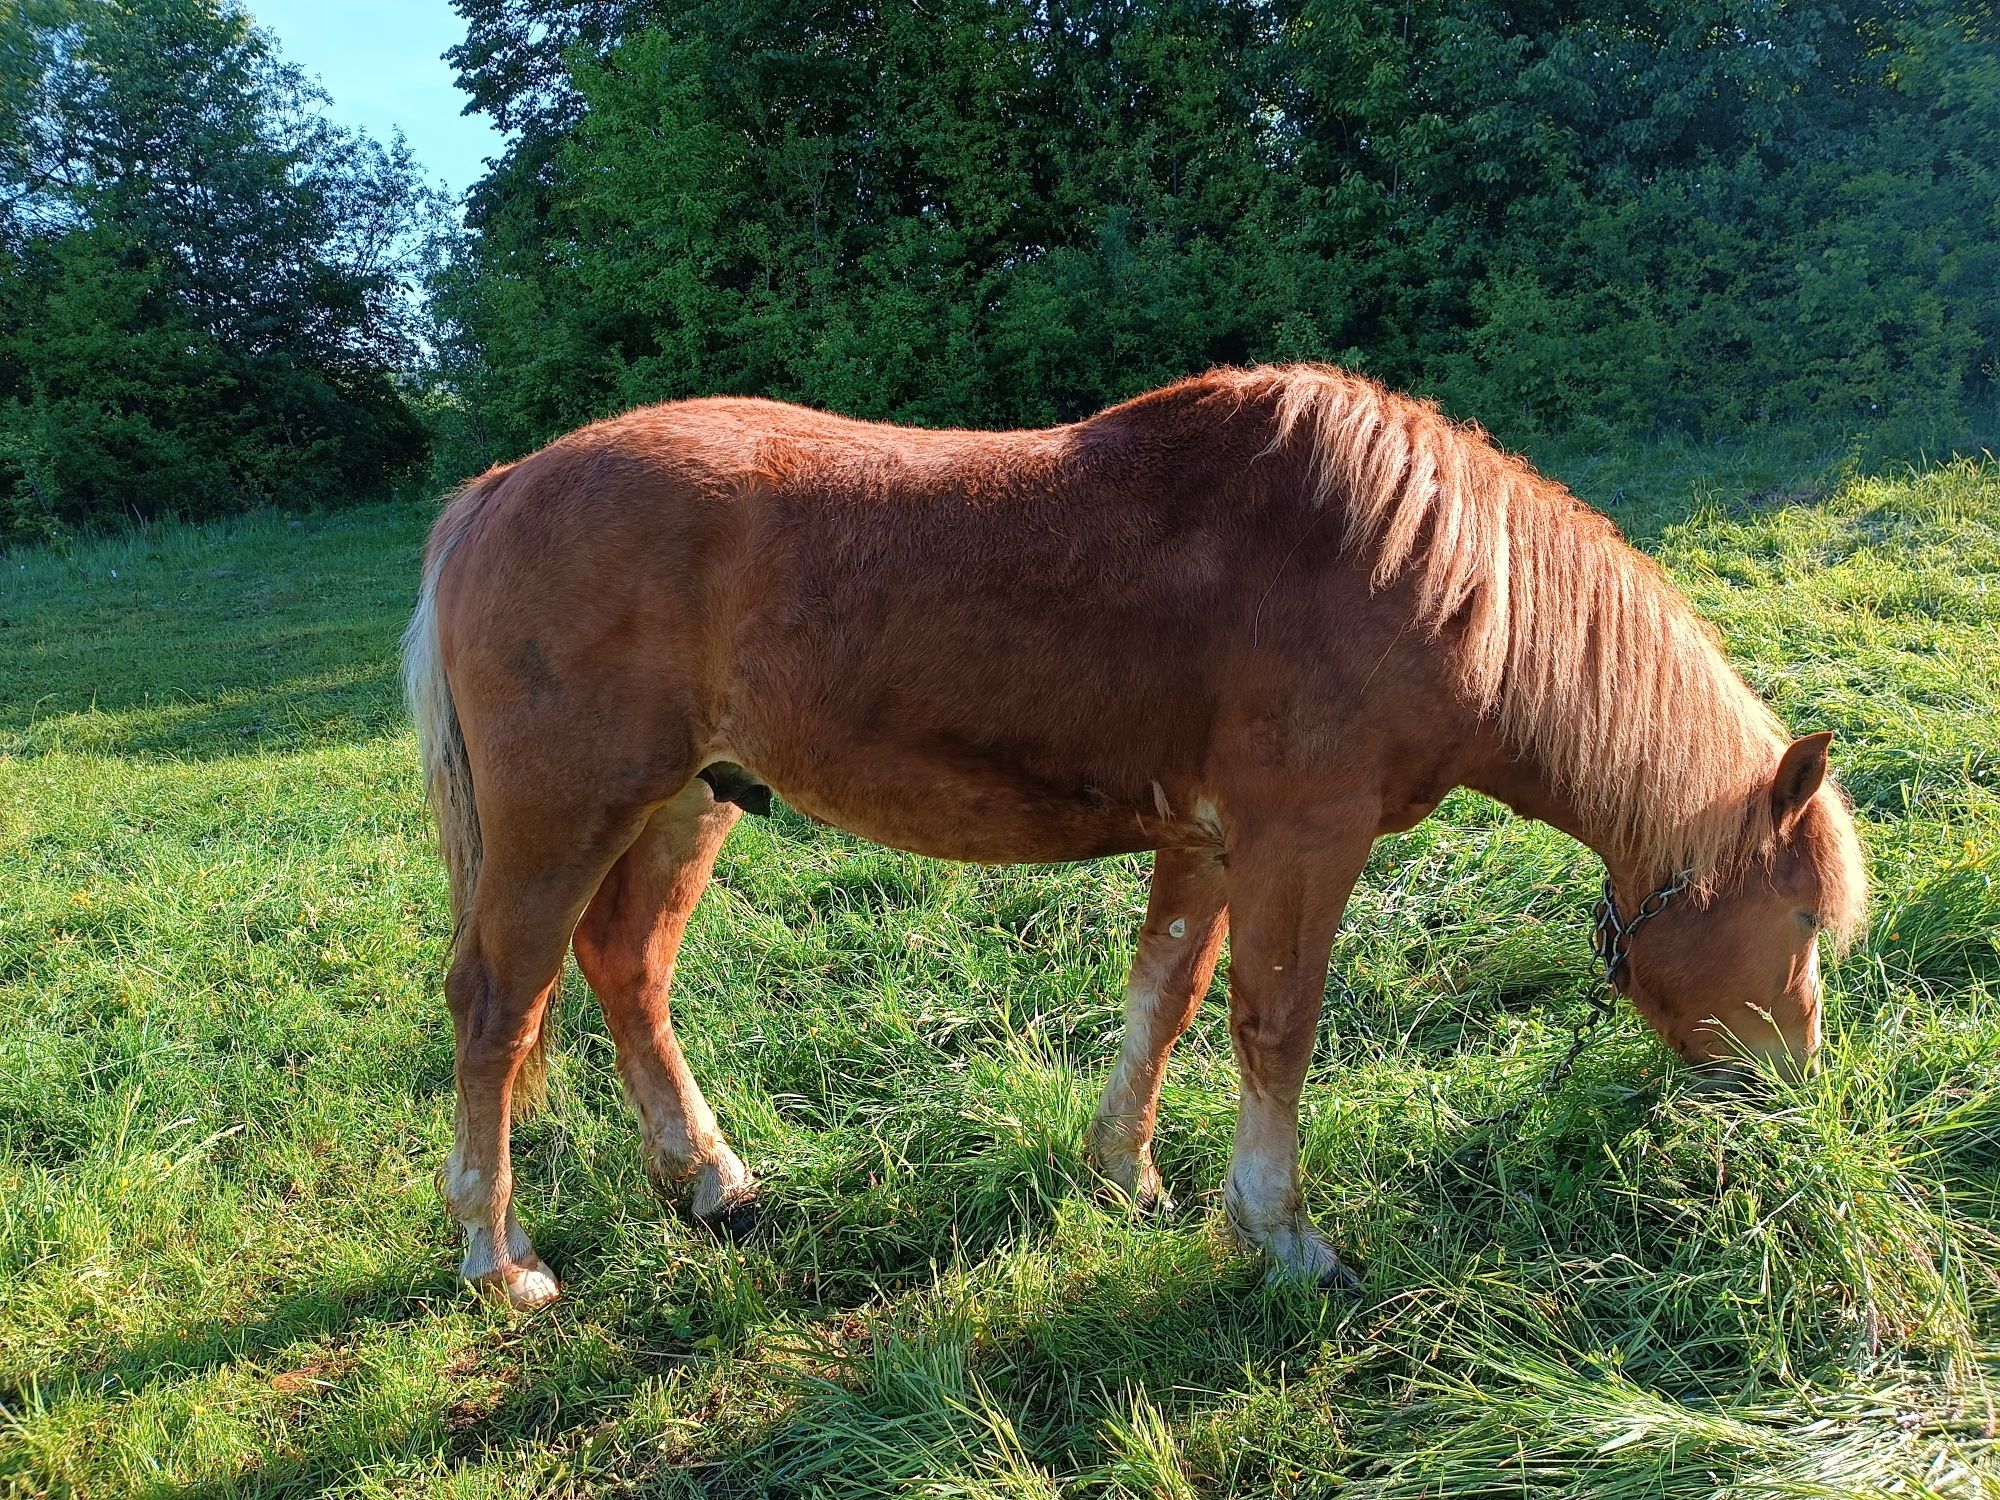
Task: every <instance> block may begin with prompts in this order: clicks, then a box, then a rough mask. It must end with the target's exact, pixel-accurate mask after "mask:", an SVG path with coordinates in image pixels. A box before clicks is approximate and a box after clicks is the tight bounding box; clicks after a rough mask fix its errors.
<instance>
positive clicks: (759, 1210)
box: [695, 1196, 764, 1244]
mask: <svg viewBox="0 0 2000 1500" xmlns="http://www.w3.org/2000/svg"><path fill="white" fill-rule="evenodd" d="M763 1217H764V1205H763V1204H762V1203H760V1202H759V1201H758V1200H757V1199H756V1198H754V1197H749V1196H745V1197H742V1198H738V1199H736V1200H735V1201H734V1202H731V1203H724V1204H723V1205H722V1206H721V1208H719V1209H717V1210H716V1211H715V1212H714V1213H712V1214H698V1215H696V1216H695V1222H696V1223H698V1224H703V1225H705V1226H707V1227H708V1228H709V1229H711V1230H713V1231H714V1232H715V1233H716V1234H718V1235H720V1236H721V1237H722V1238H723V1239H725V1240H733V1241H736V1242H737V1243H739V1244H740V1243H741V1242H742V1241H744V1240H747V1239H748V1238H750V1236H751V1234H752V1233H753V1232H754V1231H755V1230H756V1228H757V1224H758V1221H759V1220H761V1219H762V1218H763Z"/></svg>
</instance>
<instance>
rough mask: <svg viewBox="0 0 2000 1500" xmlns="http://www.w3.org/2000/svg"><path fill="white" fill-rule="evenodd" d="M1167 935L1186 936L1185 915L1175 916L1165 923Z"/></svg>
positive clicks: (1174, 936)
mask: <svg viewBox="0 0 2000 1500" xmlns="http://www.w3.org/2000/svg"><path fill="white" fill-rule="evenodd" d="M1167 936H1168V937H1170V938H1184V937H1186V936H1187V918H1186V917H1175V918H1174V919H1173V921H1171V922H1169V923H1168V924H1167Z"/></svg>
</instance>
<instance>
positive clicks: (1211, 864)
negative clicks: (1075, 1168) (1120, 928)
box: [1090, 848, 1229, 1208]
mask: <svg viewBox="0 0 2000 1500" xmlns="http://www.w3.org/2000/svg"><path fill="white" fill-rule="evenodd" d="M1218 852H1219V851H1215V850H1209V849H1200V850H1188V849H1171V848H1170V849H1162V850H1160V851H1159V853H1157V854H1156V855H1154V856H1153V891H1152V895H1151V897H1150V898H1149V899H1148V900H1147V902H1146V920H1145V922H1144V923H1143V924H1142V925H1141V926H1140V928H1139V951H1138V952H1137V954H1135V955H1134V956H1133V959H1132V974H1131V977H1130V978H1129V979H1128V980H1127V981H1126V983H1125V1045H1124V1047H1123V1048H1122V1049H1121V1050H1120V1052H1119V1054H1118V1066H1117V1067H1116V1068H1115V1069H1114V1070H1113V1071H1112V1074H1111V1081H1110V1082H1109V1083H1108V1084H1106V1085H1105V1088H1104V1097H1103V1099H1102V1100H1100V1101H1099V1103H1098V1106H1097V1113H1096V1115H1095V1116H1094V1117H1093V1118H1092V1119H1091V1122H1090V1163H1091V1165H1092V1166H1093V1167H1095V1168H1096V1169H1097V1171H1098V1172H1099V1174H1101V1175H1102V1176H1103V1178H1104V1179H1105V1181H1107V1182H1109V1183H1110V1184H1112V1186H1114V1187H1115V1188H1117V1189H1118V1190H1119V1192H1120V1193H1122V1194H1123V1195H1124V1196H1125V1197H1126V1198H1127V1199H1128V1200H1129V1201H1131V1202H1132V1203H1134V1204H1136V1205H1137V1206H1139V1207H1140V1208H1152V1207H1155V1206H1156V1205H1159V1204H1161V1203H1162V1202H1163V1198H1164V1194H1163V1192H1162V1190H1161V1187H1160V1174H1159V1172H1158V1171H1156V1170H1155V1169H1154V1166H1153V1124H1154V1121H1155V1119H1156V1118H1157V1117H1158V1115H1159V1111H1160V1083H1161V1080H1162V1078H1163V1077H1164V1076H1165V1074H1166V1069H1167V1059H1168V1058H1169V1057H1170V1056H1172V1055H1173V1050H1174V1043H1175V1042H1177V1041H1179V1040H1180V1037H1181V1033H1182V1032H1184V1031H1186V1030H1187V1029H1188V1023H1189V1022H1191V1021H1192V1020H1193V1019H1194V1014H1195V1012H1196V1011H1197V1010H1199V1009H1200V1008H1201V1002H1202V997H1203V996H1205V995H1206V994H1207V993H1208V982H1209V980H1210V979H1211V978H1213V977H1214V974H1215V960H1216V957H1217V955H1218V954H1220V953H1221V951H1222V938H1223V934H1224V933H1225V932H1226V931H1227V930H1228V928H1229V916H1228V912H1227V910H1226V909H1225V908H1224V906H1223V904H1222V901H1223V877H1222V861H1221V860H1220V859H1219V858H1217V853H1218Z"/></svg>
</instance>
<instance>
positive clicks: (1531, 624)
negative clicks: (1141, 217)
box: [1209, 365, 1863, 936]
mask: <svg viewBox="0 0 2000 1500" xmlns="http://www.w3.org/2000/svg"><path fill="white" fill-rule="evenodd" d="M1209 378H1210V379H1211V380H1215V381H1218V382H1220V383H1223V384H1224V385H1226V386H1231V387H1234V388H1235V390H1236V392H1237V393H1238V394H1239V395H1241V396H1242V397H1244V398H1246V399H1250V398H1256V397H1262V398H1265V399H1268V400H1269V401H1270V402H1271V403H1272V405H1271V410H1272V412H1273V415H1274V417H1275V422H1276V429H1275V432H1274V435H1273V438H1272V449H1273V450H1274V451H1275V450H1279V449H1283V448H1285V447H1287V446H1288V445H1289V444H1290V443H1291V442H1292V441H1293V439H1294V438H1296V437H1299V436H1304V437H1305V438H1307V439H1308V440H1309V441H1310V443H1311V445H1312V447H1311V450H1310V456H1309V458H1308V463H1309V464H1310V466H1311V468H1310V473H1311V475H1312V482H1313V484H1314V485H1315V488H1316V490H1317V495H1318V498H1319V499H1320V500H1321V501H1322V502H1330V501H1334V500H1336V499H1337V500H1338V501H1340V502H1341V503H1344V505H1345V507H1346V511H1347V515H1348V518H1349V526H1350V529H1349V536H1350V538H1351V542H1352V545H1354V546H1356V547H1360V548H1372V549H1373V552H1374V564H1373V569H1372V580H1373V582H1374V584H1375V586H1377V587H1378V588H1379V587H1382V586H1385V585H1387V584H1389V583H1391V582H1393V581H1394V580H1395V579H1397V578H1398V577H1400V576H1401V575H1403V574H1404V573H1405V572H1409V573H1412V574H1413V575H1414V578H1415V583H1416V590H1417V598H1418V608H1419V611H1420V615H1421V623H1423V624H1424V625H1426V626H1428V627H1429V628H1430V629H1431V630H1432V631H1434V632H1437V633H1440V634H1442V633H1443V632H1444V630H1445V628H1446V626H1447V625H1450V626H1451V627H1452V634H1453V636H1454V638H1455V645H1456V650H1457V653H1458V657H1457V662H1456V666H1457V670H1458V674H1459V678H1460V682H1461V684H1462V687H1463V690H1464V692H1465V693H1466V695H1467V697H1468V698H1469V699H1470V701H1471V702H1472V703H1473V704H1474V705H1475V707H1476V708H1477V709H1478V711H1480V712H1481V713H1486V714H1491V715H1493V716H1494V717H1495V718H1496V719H1497V721H1498V723H1499V726H1500V729H1501V732H1502V733H1503V735H1504V736H1505V737H1506V739H1507V742H1508V743H1509V744H1511V745H1513V746H1514V747H1515V748H1516V750H1517V751H1518V752H1519V753H1520V754H1522V755H1523V756H1525V757H1528V758H1530V759H1532V760H1534V761H1535V762H1536V763H1537V764H1539V765H1540V766H1542V767H1543V769H1544V772H1545V774H1547V775H1548V776H1549V778H1550V779H1551V781H1552V782H1553V783H1554V784H1555V785H1556V786H1557V787H1559V788H1560V789H1561V790H1562V791H1563V792H1564V794H1565V795H1566V796H1567V797H1569V798H1570V799H1572V800H1573V802H1574V803H1575V805H1576V807H1577V809H1578V812H1579V814H1580V815H1581V816H1582V817H1583V818H1584V819H1585V820H1586V821H1587V822H1588V824H1589V825H1590V826H1592V827H1594V828H1597V829H1601V830H1602V831H1603V833H1604V836H1605V838H1606V839H1607V840H1608V841H1609V842H1610V844H1611V845H1613V846H1615V847H1616V848H1617V849H1618V850H1619V851H1620V852H1621V853H1622V854H1623V855H1624V857H1625V858H1627V859H1629V860H1630V861H1631V862H1632V863H1633V864H1634V866H1635V867H1637V868H1639V869H1641V870H1645V871H1648V872H1651V873H1652V874H1655V875H1659V876H1665V875H1666V874H1668V873H1670V872H1673V871H1679V870H1692V871H1694V873H1695V879H1696V883H1697V885H1698V886H1700V887H1702V888H1704V889H1713V888H1714V887H1716V886H1717V885H1719V884H1721V883H1722V882H1724V881H1725V880H1727V879H1728V878H1729V877H1730V876H1731V875H1732V874H1733V873H1735V872H1736V871H1738V870H1740V869H1741V868H1742V866H1743V864H1744V862H1745V861H1746V860H1749V859H1751V858H1753V857H1755V856H1757V855H1758V854H1759V852H1760V851H1762V850H1765V849H1766V848H1767V847H1768V846H1769V843H1770V841H1771V840H1772V838H1773V837H1774V833H1775V831H1774V829H1773V827H1772V819H1771V812H1770V802H1769V797H1768V795H1767V791H1768V787H1769V784H1770V778H1771V775H1772V772H1773V770H1774V769H1775V767H1776V765H1777V761H1778V757H1779V756H1780V754H1781V753H1782V752H1783V749H1784V746H1785V743H1786V736H1785V733H1784V730H1783V727H1782V726H1781V725H1780V724H1779V722H1778V720H1777V718H1776V717H1775V716H1774V715H1773V714H1772V713H1771V711H1770V710H1769V709H1768V708H1766V707H1765V706H1764V704H1763V703H1762V702H1761V701H1760V700H1759V699H1758V698H1757V696H1756V695H1755V694H1754V693H1752V692H1751V691H1750V689H1749V687H1748V686H1746V685H1745V684H1744V682H1743V680H1742V678H1740V677H1739V676H1738V675H1737V674H1736V672H1735V670H1734V669H1733V668H1732V667H1731V666H1730V665H1729V663H1728V662H1727V661H1726V660H1725V659H1724V657H1723V655H1722V651H1721V648H1720V645H1719V641H1718V638H1717V636H1716V634H1715V631H1714V630H1713V629H1712V628H1711V627H1710V626H1709V625H1708V624H1707V623H1706V622H1705V621H1703V620H1702V619H1700V618H1699V617H1698V616H1697V615H1696V614H1695V613H1694V611H1693V609H1692V608H1691V607H1690V606H1689V605H1688V603H1687V601H1686V600H1685V599H1684V598H1682V597H1681V595H1680V593H1679V592H1678V591H1677V590H1676V589H1675V588H1674V587H1673V585H1672V584H1671V583H1669V582H1668V581H1667V578H1666V575H1665V574H1664V573H1663V572H1661V570H1660V568H1659V567H1658V565H1657V564H1655V563H1654V562H1653V560H1652V559H1651V558H1649V557H1647V556H1645V555H1644V554H1643V553H1640V552H1638V551H1637V550H1636V549H1634V548H1632V547H1631V546H1629V545H1628V544H1627V543H1626V542H1625V541H1624V539H1623V538H1622V537H1621V536H1620V535H1619V534H1618V531H1617V529H1616V528H1615V527H1614V526H1612V524H1611V523H1610V522H1609V521H1608V520H1606V519H1605V518H1604V517H1603V516H1601V515H1599V514H1598V513H1597V512H1595V511H1593V510H1591V509H1589V508H1588V507H1587V506H1585V505H1583V504H1582V503H1581V502H1579V501H1578V500H1576V499H1575V498H1574V497H1573V496H1572V495H1571V494H1570V493H1569V492H1568V491H1567V490H1565V489H1564V488H1563V487H1562V486H1560V485H1558V484H1556V483H1554V482H1553V481H1551V480H1548V479H1545V478H1543V477H1542V476H1540V475H1538V474H1536V473H1535V472H1534V471H1533V470H1532V469H1530V468H1529V467H1528V466H1527V465H1526V464H1525V463H1523V462H1522V461H1521V460H1520V459H1518V458H1515V457H1514V456H1512V455H1511V454H1508V453H1505V452H1502V451H1501V450H1500V449H1499V448H1498V447H1496V446H1495V445H1494V444H1493V442H1492V441H1491V440H1490V439H1489V438H1488V437H1487V436H1486V435H1485V433H1483V432H1481V431H1480V430H1479V429H1477V428H1475V427H1468V426H1461V425H1459V424H1458V423H1455V422H1453V421H1451V420H1450V419H1449V418H1447V417H1445V416H1444V415H1443V414H1442V413H1441V412H1439V411H1438V409H1437V407H1436V406H1435V405H1433V404H1431V403H1429V402H1421V401H1416V400H1413V399H1410V398H1408V397H1403V396H1397V395H1394V394H1392V393H1391V392H1389V391H1387V390H1385V389H1383V388H1382V387H1381V386H1379V385H1377V384H1375V383H1374V382H1373V381H1370V380H1366V379H1364V378H1362V377H1360V376H1357V375H1352V374H1349V373H1347V372H1345V371H1342V370H1338V369H1333V368H1330V367H1327V366H1320V365H1293V366H1282V367H1275V368H1265V369H1256V370H1243V371H1227V372H1219V373H1218V374H1217V375H1214V376H1211V377H1209ZM1819 801H1820V804H1821V805H1820V806H1818V807H1816V808H1815V809H1814V817H1813V819H1812V820H1811V823H1812V827H1811V828H1810V830H1809V838H1808V843H1809V846H1810V849H1811V853H1812V857H1813V860H1814V863H1815V865H1816V866H1817V872H1818V874H1819V875H1820V879H1821V884H1822V891H1823V895H1824V897H1825V901H1826V907H1827V910H1826V916H1827V920H1828V922H1829V924H1830V925H1831V926H1833V927H1834V928H1835V930H1836V932H1837V933H1838V934H1840V935H1842V936H1848V935H1851V933H1852V930H1853V928H1854V926H1855V924H1856V923H1857V922H1858V920H1859V917H1860V912H1861V906H1862V899H1863V894H1862V884H1861V880H1862V877H1861V874H1860V869H1861V866H1860V860H1859V856H1858V849H1857V847H1856V845H1855V842H1854V833H1853V827H1852V821H1851V819H1850V818H1849V817H1848V815H1847V811H1846V807H1845V804H1844V803H1843V802H1842V801H1841V799H1840V796H1839V794H1838V792H1837V791H1835V790H1834V789H1833V788H1831V787H1829V788H1827V790H1826V791H1825V792H1824V793H1823V794H1822V796H1821V798H1820V799H1819Z"/></svg>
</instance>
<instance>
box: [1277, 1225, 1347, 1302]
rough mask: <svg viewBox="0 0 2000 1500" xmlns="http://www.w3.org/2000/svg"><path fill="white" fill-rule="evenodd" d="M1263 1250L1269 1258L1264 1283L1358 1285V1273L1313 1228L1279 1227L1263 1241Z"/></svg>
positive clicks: (1326, 1287)
mask: <svg viewBox="0 0 2000 1500" xmlns="http://www.w3.org/2000/svg"><path fill="white" fill-rule="evenodd" d="M1264 1251H1265V1253H1266V1254H1267V1255H1269V1256H1270V1258H1271V1270H1270V1272H1269V1274H1268V1275H1266V1276H1265V1278H1264V1281H1265V1283H1266V1284H1267V1285H1270V1286H1277V1285H1280V1284H1283V1283H1290V1284H1293V1285H1303V1286H1315V1287H1318V1288H1320V1289H1321V1290H1322V1291H1329V1292H1351V1291H1353V1290H1354V1289H1355V1288H1357V1287H1359V1286H1360V1285H1361V1277H1360V1274H1359V1273H1358V1272H1356V1271H1354V1270H1352V1269H1350V1268H1349V1267H1348V1266H1347V1264H1346V1263H1345V1262H1343V1261H1342V1260H1341V1258H1340V1257H1339V1256H1338V1255H1336V1254H1334V1250H1333V1246H1332V1245H1331V1244H1329V1243H1328V1242H1327V1238H1326V1236H1325V1235H1323V1234H1321V1233H1320V1232H1319V1231H1318V1230H1317V1229H1311V1228H1308V1229H1304V1230H1297V1229H1283V1230H1280V1231H1278V1232H1277V1233H1275V1234H1273V1235H1272V1236H1271V1237H1270V1238H1269V1239H1268V1240H1267V1241H1266V1242H1265V1244H1264Z"/></svg>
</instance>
